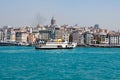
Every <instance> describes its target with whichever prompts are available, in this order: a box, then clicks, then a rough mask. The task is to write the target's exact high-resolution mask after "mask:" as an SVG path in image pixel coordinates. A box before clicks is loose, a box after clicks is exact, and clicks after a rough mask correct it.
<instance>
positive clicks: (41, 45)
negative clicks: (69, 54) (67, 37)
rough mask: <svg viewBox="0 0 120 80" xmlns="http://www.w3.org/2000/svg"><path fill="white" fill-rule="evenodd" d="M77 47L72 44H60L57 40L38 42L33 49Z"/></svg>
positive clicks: (75, 44)
mask: <svg viewBox="0 0 120 80" xmlns="http://www.w3.org/2000/svg"><path fill="white" fill-rule="evenodd" d="M76 46H77V43H74V42H67V41H65V42H61V41H60V40H58V41H57V42H55V41H53V42H52V41H49V42H45V41H39V43H37V44H36V46H35V48H36V49H73V48H75V47H76Z"/></svg>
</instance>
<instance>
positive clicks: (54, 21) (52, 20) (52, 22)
mask: <svg viewBox="0 0 120 80" xmlns="http://www.w3.org/2000/svg"><path fill="white" fill-rule="evenodd" d="M55 24H56V20H55V18H54V16H53V17H52V19H51V25H55Z"/></svg>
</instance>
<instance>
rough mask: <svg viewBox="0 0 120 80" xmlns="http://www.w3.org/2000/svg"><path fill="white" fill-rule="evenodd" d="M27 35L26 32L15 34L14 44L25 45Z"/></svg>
mask: <svg viewBox="0 0 120 80" xmlns="http://www.w3.org/2000/svg"><path fill="white" fill-rule="evenodd" d="M27 37H28V34H27V32H16V42H24V43H27V41H28V40H27V39H28V38H27Z"/></svg>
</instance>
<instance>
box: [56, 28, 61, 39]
mask: <svg viewBox="0 0 120 80" xmlns="http://www.w3.org/2000/svg"><path fill="white" fill-rule="evenodd" d="M55 39H62V31H61V29H60V27H56V28H55Z"/></svg>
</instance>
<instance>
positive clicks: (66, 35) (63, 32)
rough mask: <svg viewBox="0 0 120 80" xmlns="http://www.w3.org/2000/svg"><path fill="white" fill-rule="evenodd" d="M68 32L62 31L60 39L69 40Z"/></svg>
mask: <svg viewBox="0 0 120 80" xmlns="http://www.w3.org/2000/svg"><path fill="white" fill-rule="evenodd" d="M69 36H70V34H69V33H68V32H67V31H62V40H64V41H67V42H69Z"/></svg>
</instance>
